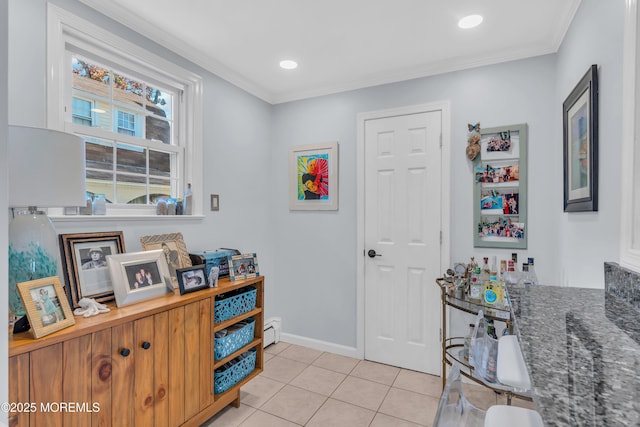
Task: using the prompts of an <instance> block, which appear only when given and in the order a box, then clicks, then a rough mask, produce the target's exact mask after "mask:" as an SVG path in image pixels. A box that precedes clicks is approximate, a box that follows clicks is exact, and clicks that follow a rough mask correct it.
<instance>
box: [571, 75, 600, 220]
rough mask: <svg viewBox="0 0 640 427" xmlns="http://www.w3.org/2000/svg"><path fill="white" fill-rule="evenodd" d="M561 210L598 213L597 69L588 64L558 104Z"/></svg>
mask: <svg viewBox="0 0 640 427" xmlns="http://www.w3.org/2000/svg"><path fill="white" fill-rule="evenodd" d="M562 109H563V117H562V119H563V120H562V123H563V143H564V211H565V212H595V211H597V210H598V66H597V65H592V66H591V67H590V68H589V70H588V71H587V73H586V74H585V75H584V76H583V77H582V79H581V80H580V82H579V83H578V84H577V85H576V87H575V88H574V89H573V90H572V91H571V93H570V94H569V96H568V97H567V99H566V100H565V101H564V104H562Z"/></svg>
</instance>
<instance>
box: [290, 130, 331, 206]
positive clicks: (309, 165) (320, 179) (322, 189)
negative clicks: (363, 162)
mask: <svg viewBox="0 0 640 427" xmlns="http://www.w3.org/2000/svg"><path fill="white" fill-rule="evenodd" d="M289 210H292V211H310V210H314V211H320V210H333V211H335V210H338V143H337V142H326V143H322V144H308V145H298V146H295V147H289Z"/></svg>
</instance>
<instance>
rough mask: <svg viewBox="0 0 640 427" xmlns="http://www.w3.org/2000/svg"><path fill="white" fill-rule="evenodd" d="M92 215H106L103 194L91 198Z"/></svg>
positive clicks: (105, 203) (105, 201) (105, 200)
mask: <svg viewBox="0 0 640 427" xmlns="http://www.w3.org/2000/svg"><path fill="white" fill-rule="evenodd" d="M93 214H94V215H106V214H107V199H106V198H105V197H104V194H96V195H95V196H94V197H93Z"/></svg>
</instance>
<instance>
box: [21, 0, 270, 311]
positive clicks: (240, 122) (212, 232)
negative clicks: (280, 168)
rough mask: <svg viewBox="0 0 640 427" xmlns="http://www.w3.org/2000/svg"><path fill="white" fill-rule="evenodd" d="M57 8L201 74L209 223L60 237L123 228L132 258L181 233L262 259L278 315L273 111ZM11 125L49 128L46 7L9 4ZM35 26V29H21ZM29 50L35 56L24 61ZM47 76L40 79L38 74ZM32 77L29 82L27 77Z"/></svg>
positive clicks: (114, 26) (77, 225)
mask: <svg viewBox="0 0 640 427" xmlns="http://www.w3.org/2000/svg"><path fill="white" fill-rule="evenodd" d="M52 3H55V4H56V5H58V6H60V7H63V8H65V9H67V10H70V11H72V12H73V13H75V14H76V15H78V16H80V17H82V18H84V19H86V20H88V21H91V22H93V23H94V24H96V25H99V26H102V27H104V28H107V29H109V30H110V31H112V32H114V33H115V34H118V35H119V36H121V37H123V38H126V39H128V40H129V41H132V42H134V43H136V44H139V45H141V46H143V47H145V48H146V49H148V50H150V51H152V52H154V53H156V54H158V55H160V56H162V57H164V58H166V59H169V60H172V61H174V62H176V63H177V64H179V65H181V66H183V67H184V68H187V69H189V70H190V71H193V72H195V73H198V74H199V75H201V76H202V77H203V81H204V94H205V96H204V106H203V109H204V156H203V159H202V161H203V162H204V194H205V212H204V214H205V218H204V219H203V220H184V219H176V220H174V221H171V222H160V221H130V222H123V221H119V222H117V221H106V220H104V219H101V220H98V219H88V220H86V221H79V222H60V221H55V227H56V230H57V232H58V233H75V232H92V231H113V230H122V231H123V232H124V236H125V245H126V249H127V251H128V252H133V251H139V250H140V249H141V246H140V242H139V238H140V236H143V235H148V234H161V233H172V232H177V231H180V232H182V233H183V235H184V240H185V243H186V245H187V248H188V249H189V250H192V251H196V250H206V249H216V248H220V247H232V248H238V249H240V250H241V251H246V252H256V253H257V254H258V260H259V266H260V270H261V273H263V274H264V275H265V276H266V284H267V286H266V290H265V299H266V304H265V305H266V315H267V316H270V315H272V314H273V313H272V308H273V307H274V306H275V303H274V302H273V299H274V293H273V292H272V289H273V288H272V287H271V286H270V280H271V277H273V276H274V274H273V271H274V255H273V250H272V249H271V242H272V237H273V235H272V232H271V228H270V227H269V223H270V213H269V212H268V209H267V205H268V200H269V198H270V194H269V192H270V191H271V188H272V187H271V184H270V181H271V180H270V179H269V176H270V174H271V173H272V169H271V167H270V165H269V158H270V147H269V143H270V140H271V127H272V107H271V105H269V104H267V103H265V102H263V101H261V100H259V99H257V98H255V97H254V96H251V95H249V94H247V93H246V92H244V91H242V90H240V89H238V88H237V87H235V86H233V85H231V84H229V83H228V82H226V81H224V80H222V79H220V78H218V77H217V76H215V75H213V74H211V73H209V72H207V71H205V70H203V69H201V68H199V67H198V66H196V65H194V64H191V63H189V62H187V61H185V60H184V59H183V58H181V57H179V56H177V55H175V54H174V53H172V52H169V51H167V50H166V49H164V48H162V47H161V46H158V45H156V44H155V43H153V42H151V41H149V40H148V39H146V38H144V37H141V36H140V35H138V34H136V33H134V32H132V31H131V30H129V29H127V28H125V27H123V26H121V25H120V24H118V23H115V22H113V21H111V20H109V19H107V18H105V17H104V16H102V15H100V14H98V13H96V12H95V11H93V10H92V9H90V8H88V7H86V6H84V5H83V4H81V3H79V2H77V1H74V0H56V1H53V2H52ZM9 5H10V16H11V19H10V22H11V25H10V30H9V31H10V34H11V37H10V52H9V64H10V70H9V81H10V82H11V85H10V86H11V87H12V90H11V91H10V94H9V95H10V96H9V98H10V105H11V111H10V112H9V123H11V124H23V125H30V126H44V125H45V123H46V121H45V119H46V99H45V93H46V92H45V84H46V81H45V76H44V70H45V64H46V55H45V52H46V18H45V16H46V1H45V0H30V1H28V2H24V1H21V0H10V2H9ZM24 22H29V23H30V24H29V25H23V23H24ZM24 52H30V54H29V55H27V56H26V57H25V55H24ZM39 72H41V73H42V74H41V75H40V76H38V73H39ZM25 76H26V77H25ZM212 193H215V194H219V195H220V211H219V212H211V211H208V206H209V197H208V195H209V194H212Z"/></svg>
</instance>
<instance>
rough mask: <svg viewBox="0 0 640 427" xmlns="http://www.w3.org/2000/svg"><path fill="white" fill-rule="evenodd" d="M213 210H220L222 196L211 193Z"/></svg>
mask: <svg viewBox="0 0 640 427" xmlns="http://www.w3.org/2000/svg"><path fill="white" fill-rule="evenodd" d="M211 210H212V211H219V210H220V196H219V195H217V194H212V195H211Z"/></svg>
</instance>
